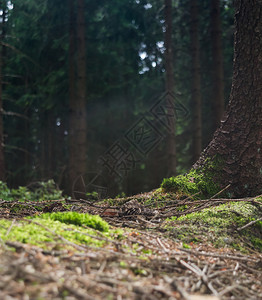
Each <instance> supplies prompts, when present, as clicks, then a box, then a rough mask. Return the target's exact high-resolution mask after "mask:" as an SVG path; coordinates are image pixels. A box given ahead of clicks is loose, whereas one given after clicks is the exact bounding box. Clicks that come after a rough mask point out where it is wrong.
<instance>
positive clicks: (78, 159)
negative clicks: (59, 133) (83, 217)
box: [68, 0, 87, 192]
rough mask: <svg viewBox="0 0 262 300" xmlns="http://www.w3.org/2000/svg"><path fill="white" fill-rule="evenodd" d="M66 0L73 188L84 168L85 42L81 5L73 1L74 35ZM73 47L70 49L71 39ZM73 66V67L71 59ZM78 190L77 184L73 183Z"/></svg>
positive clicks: (71, 181)
mask: <svg viewBox="0 0 262 300" xmlns="http://www.w3.org/2000/svg"><path fill="white" fill-rule="evenodd" d="M73 9H74V6H73V3H72V1H70V48H69V49H70V50H69V51H70V53H69V59H70V61H69V89H70V91H69V95H70V98H69V170H68V172H69V185H70V186H71V187H73V185H74V183H75V182H76V181H77V177H78V176H81V175H82V176H83V175H84V174H85V172H86V168H87V165H86V164H87V160H86V156H87V119H86V101H87V99H86V41H85V16H84V12H85V5H84V1H83V0H78V1H77V23H76V30H75V32H76V38H75V39H74V36H73V32H74V30H73V28H72V26H73V24H72V23H73V16H72V15H73V11H72V10H73ZM75 41H76V45H77V49H76V51H74V48H73V47H74V42H75ZM74 59H75V61H76V65H75V68H74V61H73V60H74ZM74 189H76V190H77V191H79V192H82V191H81V188H80V186H75V187H74Z"/></svg>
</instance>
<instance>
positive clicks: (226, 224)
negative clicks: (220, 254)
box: [164, 202, 262, 252]
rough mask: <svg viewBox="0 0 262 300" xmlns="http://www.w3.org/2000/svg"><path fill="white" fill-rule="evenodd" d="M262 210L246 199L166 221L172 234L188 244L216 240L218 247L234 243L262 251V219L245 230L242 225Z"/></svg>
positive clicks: (243, 247) (215, 244)
mask: <svg viewBox="0 0 262 300" xmlns="http://www.w3.org/2000/svg"><path fill="white" fill-rule="evenodd" d="M260 213H261V212H260V210H259V208H257V207H256V206H254V205H252V204H250V203H246V202H229V203H226V204H221V205H219V206H216V207H212V208H208V209H204V210H202V211H200V212H195V213H191V214H188V215H185V216H181V217H173V218H170V219H168V220H166V221H165V224H164V227H165V229H166V230H167V231H168V233H169V235H170V236H172V238H174V239H176V240H180V241H182V242H184V243H185V244H190V243H204V242H209V243H212V244H213V245H214V246H216V247H217V248H220V247H232V248H235V249H237V250H240V251H243V252H246V251H250V250H251V249H255V250H258V251H262V222H261V221H259V222H256V223H255V224H253V225H252V226H250V227H247V228H246V229H243V230H237V229H238V228H240V227H242V226H244V225H245V224H248V223H249V222H250V221H252V220H257V219H258V218H259V215H260Z"/></svg>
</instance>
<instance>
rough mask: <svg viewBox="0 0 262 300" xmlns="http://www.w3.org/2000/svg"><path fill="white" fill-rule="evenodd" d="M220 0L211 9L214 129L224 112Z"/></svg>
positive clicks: (215, 1) (212, 4) (212, 2)
mask: <svg viewBox="0 0 262 300" xmlns="http://www.w3.org/2000/svg"><path fill="white" fill-rule="evenodd" d="M219 4H220V1H219V0H211V9H210V27H211V45H212V57H213V64H212V75H213V93H212V106H213V130H214V131H215V129H216V128H217V127H218V125H219V124H220V121H221V118H222V115H223V113H224V108H225V104H224V103H225V101H224V67H223V48H222V30H221V18H220V6H219Z"/></svg>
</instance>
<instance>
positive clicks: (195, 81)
mask: <svg viewBox="0 0 262 300" xmlns="http://www.w3.org/2000/svg"><path fill="white" fill-rule="evenodd" d="M190 16H191V20H190V21H191V28H190V38H191V57H192V88H191V103H192V110H193V112H192V131H193V138H192V156H193V162H196V161H197V159H198V158H199V156H200V153H201V151H202V101H201V69H200V45H199V32H198V30H199V25H198V23H199V22H198V1H196V0H191V1H190Z"/></svg>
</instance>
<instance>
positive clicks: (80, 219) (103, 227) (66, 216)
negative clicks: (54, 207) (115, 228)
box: [40, 211, 109, 231]
mask: <svg viewBox="0 0 262 300" xmlns="http://www.w3.org/2000/svg"><path fill="white" fill-rule="evenodd" d="M40 218H42V219H48V220H55V221H59V222H62V223H66V224H74V225H77V226H82V225H85V226H88V227H91V228H94V229H96V230H99V231H108V230H109V225H108V223H107V222H106V221H104V220H103V219H102V218H101V217H99V216H93V215H89V214H83V213H77V212H72V211H70V212H56V213H55V212H53V213H46V214H42V215H41V216H40Z"/></svg>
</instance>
